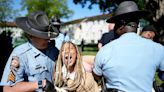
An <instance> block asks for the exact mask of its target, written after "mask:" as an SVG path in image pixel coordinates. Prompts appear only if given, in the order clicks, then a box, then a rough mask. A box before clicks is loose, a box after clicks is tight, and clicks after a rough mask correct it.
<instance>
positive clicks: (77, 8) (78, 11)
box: [13, 0, 102, 22]
mask: <svg viewBox="0 0 164 92" xmlns="http://www.w3.org/2000/svg"><path fill="white" fill-rule="evenodd" d="M20 1H21V0H13V2H14V3H13V8H15V9H20V8H21V5H20ZM67 3H68V7H69V8H70V9H71V10H73V11H74V15H72V17H70V18H69V19H62V21H65V22H66V21H71V20H75V19H79V18H84V17H90V16H95V15H100V14H102V13H101V12H100V10H99V7H98V6H97V5H94V6H93V7H92V9H88V7H84V8H82V7H81V5H80V4H78V5H75V4H74V3H73V0H67ZM26 13H27V12H26V11H23V12H21V16H24V15H25V14H26Z"/></svg>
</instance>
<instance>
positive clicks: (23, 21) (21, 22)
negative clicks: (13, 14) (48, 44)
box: [15, 17, 58, 39]
mask: <svg viewBox="0 0 164 92" xmlns="http://www.w3.org/2000/svg"><path fill="white" fill-rule="evenodd" d="M27 20H28V18H27V17H19V18H16V20H15V22H16V25H17V26H18V27H20V28H21V29H23V31H24V32H26V33H27V34H30V35H33V36H36V37H39V38H43V39H50V38H55V37H57V36H58V33H57V32H53V34H49V32H42V31H40V30H37V29H34V28H31V27H30V26H29V24H28V22H27ZM56 30H57V29H56Z"/></svg>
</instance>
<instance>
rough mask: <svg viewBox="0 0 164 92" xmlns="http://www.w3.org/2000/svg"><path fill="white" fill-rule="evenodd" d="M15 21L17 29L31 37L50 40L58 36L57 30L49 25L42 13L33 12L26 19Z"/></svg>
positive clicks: (20, 18)
mask: <svg viewBox="0 0 164 92" xmlns="http://www.w3.org/2000/svg"><path fill="white" fill-rule="evenodd" d="M15 21H16V24H17V26H18V27H20V28H21V29H23V30H24V32H26V33H27V34H30V35H32V36H36V37H39V38H43V39H50V38H54V37H57V36H58V34H59V31H58V30H57V28H55V27H53V26H51V25H50V23H49V20H48V17H47V15H46V13H44V12H43V11H35V12H33V13H31V14H29V16H28V17H18V18H16V20H15Z"/></svg>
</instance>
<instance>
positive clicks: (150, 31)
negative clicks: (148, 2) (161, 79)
mask: <svg viewBox="0 0 164 92" xmlns="http://www.w3.org/2000/svg"><path fill="white" fill-rule="evenodd" d="M157 35H158V34H157V30H156V28H155V27H154V26H153V25H147V26H145V27H144V28H143V29H142V31H141V36H142V37H144V38H146V39H150V40H152V41H153V40H154V38H155V37H156V36H157ZM157 72H158V70H157ZM163 85H164V84H163V83H162V84H161V85H158V84H157V82H156V80H155V79H154V82H153V89H152V90H153V91H152V92H164V87H163Z"/></svg>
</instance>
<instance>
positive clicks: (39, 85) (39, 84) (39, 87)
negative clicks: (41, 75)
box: [38, 80, 43, 89]
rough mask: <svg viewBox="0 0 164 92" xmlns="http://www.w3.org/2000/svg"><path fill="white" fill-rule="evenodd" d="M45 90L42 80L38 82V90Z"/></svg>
mask: <svg viewBox="0 0 164 92" xmlns="http://www.w3.org/2000/svg"><path fill="white" fill-rule="evenodd" d="M42 88H43V86H42V80H39V81H38V89H42Z"/></svg>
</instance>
